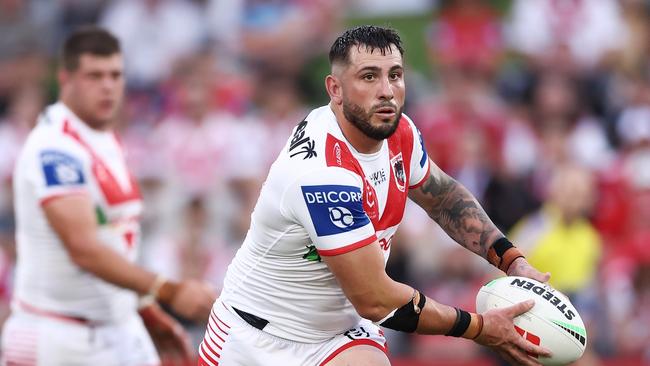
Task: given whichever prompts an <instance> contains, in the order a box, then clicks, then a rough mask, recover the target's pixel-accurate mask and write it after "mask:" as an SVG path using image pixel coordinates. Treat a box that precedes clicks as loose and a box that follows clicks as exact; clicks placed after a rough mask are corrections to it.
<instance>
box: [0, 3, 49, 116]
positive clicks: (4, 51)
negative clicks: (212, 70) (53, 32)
mask: <svg viewBox="0 0 650 366" xmlns="http://www.w3.org/2000/svg"><path fill="white" fill-rule="evenodd" d="M48 33H49V32H47V29H46V28H45V27H44V24H42V23H41V22H39V19H38V17H36V16H35V8H34V7H33V6H31V2H30V1H25V0H0V34H2V37H0V114H2V113H4V112H6V108H7V105H8V103H9V99H10V95H11V93H13V92H14V91H16V90H17V89H19V88H21V87H22V86H24V85H37V84H39V83H41V82H42V81H43V80H44V79H45V75H46V72H47V65H46V62H47V61H46V59H45V55H46V50H47V47H48V45H50V44H51V39H50V38H49V37H48Z"/></svg>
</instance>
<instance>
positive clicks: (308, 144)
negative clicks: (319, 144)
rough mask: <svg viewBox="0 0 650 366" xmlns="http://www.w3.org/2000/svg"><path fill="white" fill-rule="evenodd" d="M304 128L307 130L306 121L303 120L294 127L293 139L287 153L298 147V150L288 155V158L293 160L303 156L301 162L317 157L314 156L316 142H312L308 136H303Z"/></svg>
mask: <svg viewBox="0 0 650 366" xmlns="http://www.w3.org/2000/svg"><path fill="white" fill-rule="evenodd" d="M305 128H307V120H303V121H302V122H300V123H299V124H298V127H296V131H295V132H294V133H293V137H292V138H291V142H290V143H289V153H291V152H292V151H293V150H294V149H296V148H298V147H300V149H299V150H297V151H296V152H294V153H292V154H290V155H289V157H292V158H293V157H294V156H296V155H300V154H303V155H304V156H303V158H302V160H305V159H311V158H313V157H316V156H318V154H316V141H314V140H312V139H311V138H310V137H309V136H305Z"/></svg>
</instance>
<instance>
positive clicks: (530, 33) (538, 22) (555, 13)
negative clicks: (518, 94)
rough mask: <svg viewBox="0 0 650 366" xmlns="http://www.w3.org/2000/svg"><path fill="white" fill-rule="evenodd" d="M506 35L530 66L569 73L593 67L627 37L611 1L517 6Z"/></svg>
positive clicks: (520, 0) (529, 1)
mask: <svg viewBox="0 0 650 366" xmlns="http://www.w3.org/2000/svg"><path fill="white" fill-rule="evenodd" d="M508 35H509V37H510V42H511V45H512V48H513V49H514V50H515V51H518V52H520V53H522V54H524V55H525V56H527V57H529V58H530V59H531V60H532V62H533V63H534V64H535V65H537V66H541V67H543V68H553V69H555V70H562V69H563V70H564V71H569V72H572V73H573V72H584V71H585V70H591V69H593V68H594V67H597V66H598V65H599V64H600V63H601V62H604V61H605V58H606V57H607V56H608V54H609V53H610V52H611V51H613V50H617V49H619V48H620V47H621V45H622V42H621V40H624V39H625V38H626V37H627V33H626V28H625V26H624V24H623V19H622V15H621V9H620V6H619V4H618V2H617V1H616V0H598V1H589V0H516V1H515V2H514V3H513V5H512V11H511V20H510V24H509V29H508Z"/></svg>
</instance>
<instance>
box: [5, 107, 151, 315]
mask: <svg viewBox="0 0 650 366" xmlns="http://www.w3.org/2000/svg"><path fill="white" fill-rule="evenodd" d="M76 194H83V195H87V196H88V197H90V199H91V200H92V202H93V203H94V205H95V212H96V215H97V222H98V230H97V235H98V239H99V241H100V242H101V243H102V244H104V245H107V246H109V247H111V248H112V249H114V250H115V251H117V252H118V253H120V254H122V255H123V256H124V257H125V258H127V259H128V260H130V261H134V260H135V257H136V252H137V248H136V247H137V245H138V242H139V240H140V238H139V237H140V224H139V220H138V218H139V216H140V214H141V211H142V201H141V196H140V192H139V190H138V187H137V185H136V182H135V180H134V179H133V177H132V176H131V174H130V173H129V170H128V169H127V167H126V164H125V158H124V153H123V151H122V147H121V146H120V143H119V142H118V140H117V139H116V137H115V135H114V134H113V132H110V131H98V130H94V129H92V128H90V127H89V126H88V125H86V124H85V123H84V122H83V121H81V120H80V119H79V118H78V117H77V116H75V115H74V114H73V113H72V111H71V110H70V109H68V108H67V107H66V106H65V105H64V104H63V103H61V102H59V103H56V104H53V105H51V106H49V107H48V108H46V109H45V111H44V112H43V113H42V114H41V116H40V118H39V121H38V124H37V125H36V127H35V128H34V130H33V131H32V132H31V133H30V135H29V137H28V138H27V141H26V143H25V145H24V147H23V150H22V152H21V153H20V155H19V157H18V160H17V162H16V168H15V172H14V206H15V211H16V242H17V252H18V259H17V268H16V285H15V293H14V302H13V309H14V311H32V312H43V313H53V314H60V315H68V316H74V317H80V318H85V319H88V320H91V321H97V322H115V321H121V320H123V319H124V318H125V317H128V316H132V315H133V312H134V311H135V309H136V307H137V295H136V294H135V293H134V292H132V291H130V290H126V289H123V288H120V287H117V286H114V285H112V284H110V283H108V282H105V281H103V280H101V279H99V278H97V277H95V276H94V275H92V274H90V273H87V272H85V271H83V270H82V269H81V268H79V267H78V266H77V265H76V264H74V263H73V262H72V260H71V259H70V256H69V255H68V252H67V250H66V249H65V248H64V246H63V243H62V242H61V240H60V239H59V237H58V236H57V234H56V233H55V232H54V230H53V229H52V227H51V226H50V225H49V223H48V221H47V218H46V217H45V214H44V212H43V209H42V207H43V206H44V205H46V204H48V202H49V201H51V200H53V199H56V198H57V197H61V196H68V195H76Z"/></svg>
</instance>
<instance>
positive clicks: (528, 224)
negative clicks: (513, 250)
mask: <svg viewBox="0 0 650 366" xmlns="http://www.w3.org/2000/svg"><path fill="white" fill-rule="evenodd" d="M595 188H596V186H595V178H594V176H593V175H592V173H591V172H589V171H588V170H586V169H584V168H581V167H578V166H571V165H559V166H557V167H556V168H555V169H554V171H553V173H552V177H551V181H550V183H549V194H548V200H547V201H546V202H545V203H544V205H543V207H542V208H541V209H540V210H539V211H538V212H536V213H534V214H532V215H530V216H529V217H526V218H524V219H523V220H522V221H521V222H520V223H519V224H517V225H516V226H515V228H514V230H513V233H512V235H511V238H512V239H513V242H515V243H517V244H518V245H519V246H520V247H521V248H522V249H523V250H524V251H525V253H526V257H527V258H528V260H529V261H530V263H531V264H532V263H534V266H535V267H536V268H540V270H541V271H548V272H551V274H552V276H551V280H550V283H551V285H553V286H554V287H555V288H557V289H558V290H560V291H562V292H564V293H565V294H567V295H569V296H571V295H577V294H579V293H580V292H581V291H584V290H585V289H586V288H587V287H588V286H590V285H591V282H592V280H593V278H595V274H596V271H597V266H598V263H599V258H600V253H601V239H600V235H599V234H598V232H597V231H596V229H595V228H594V227H593V226H592V225H591V224H590V222H589V220H588V219H587V217H588V216H589V214H590V213H591V210H592V208H593V204H594V201H595V193H596V192H595Z"/></svg>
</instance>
